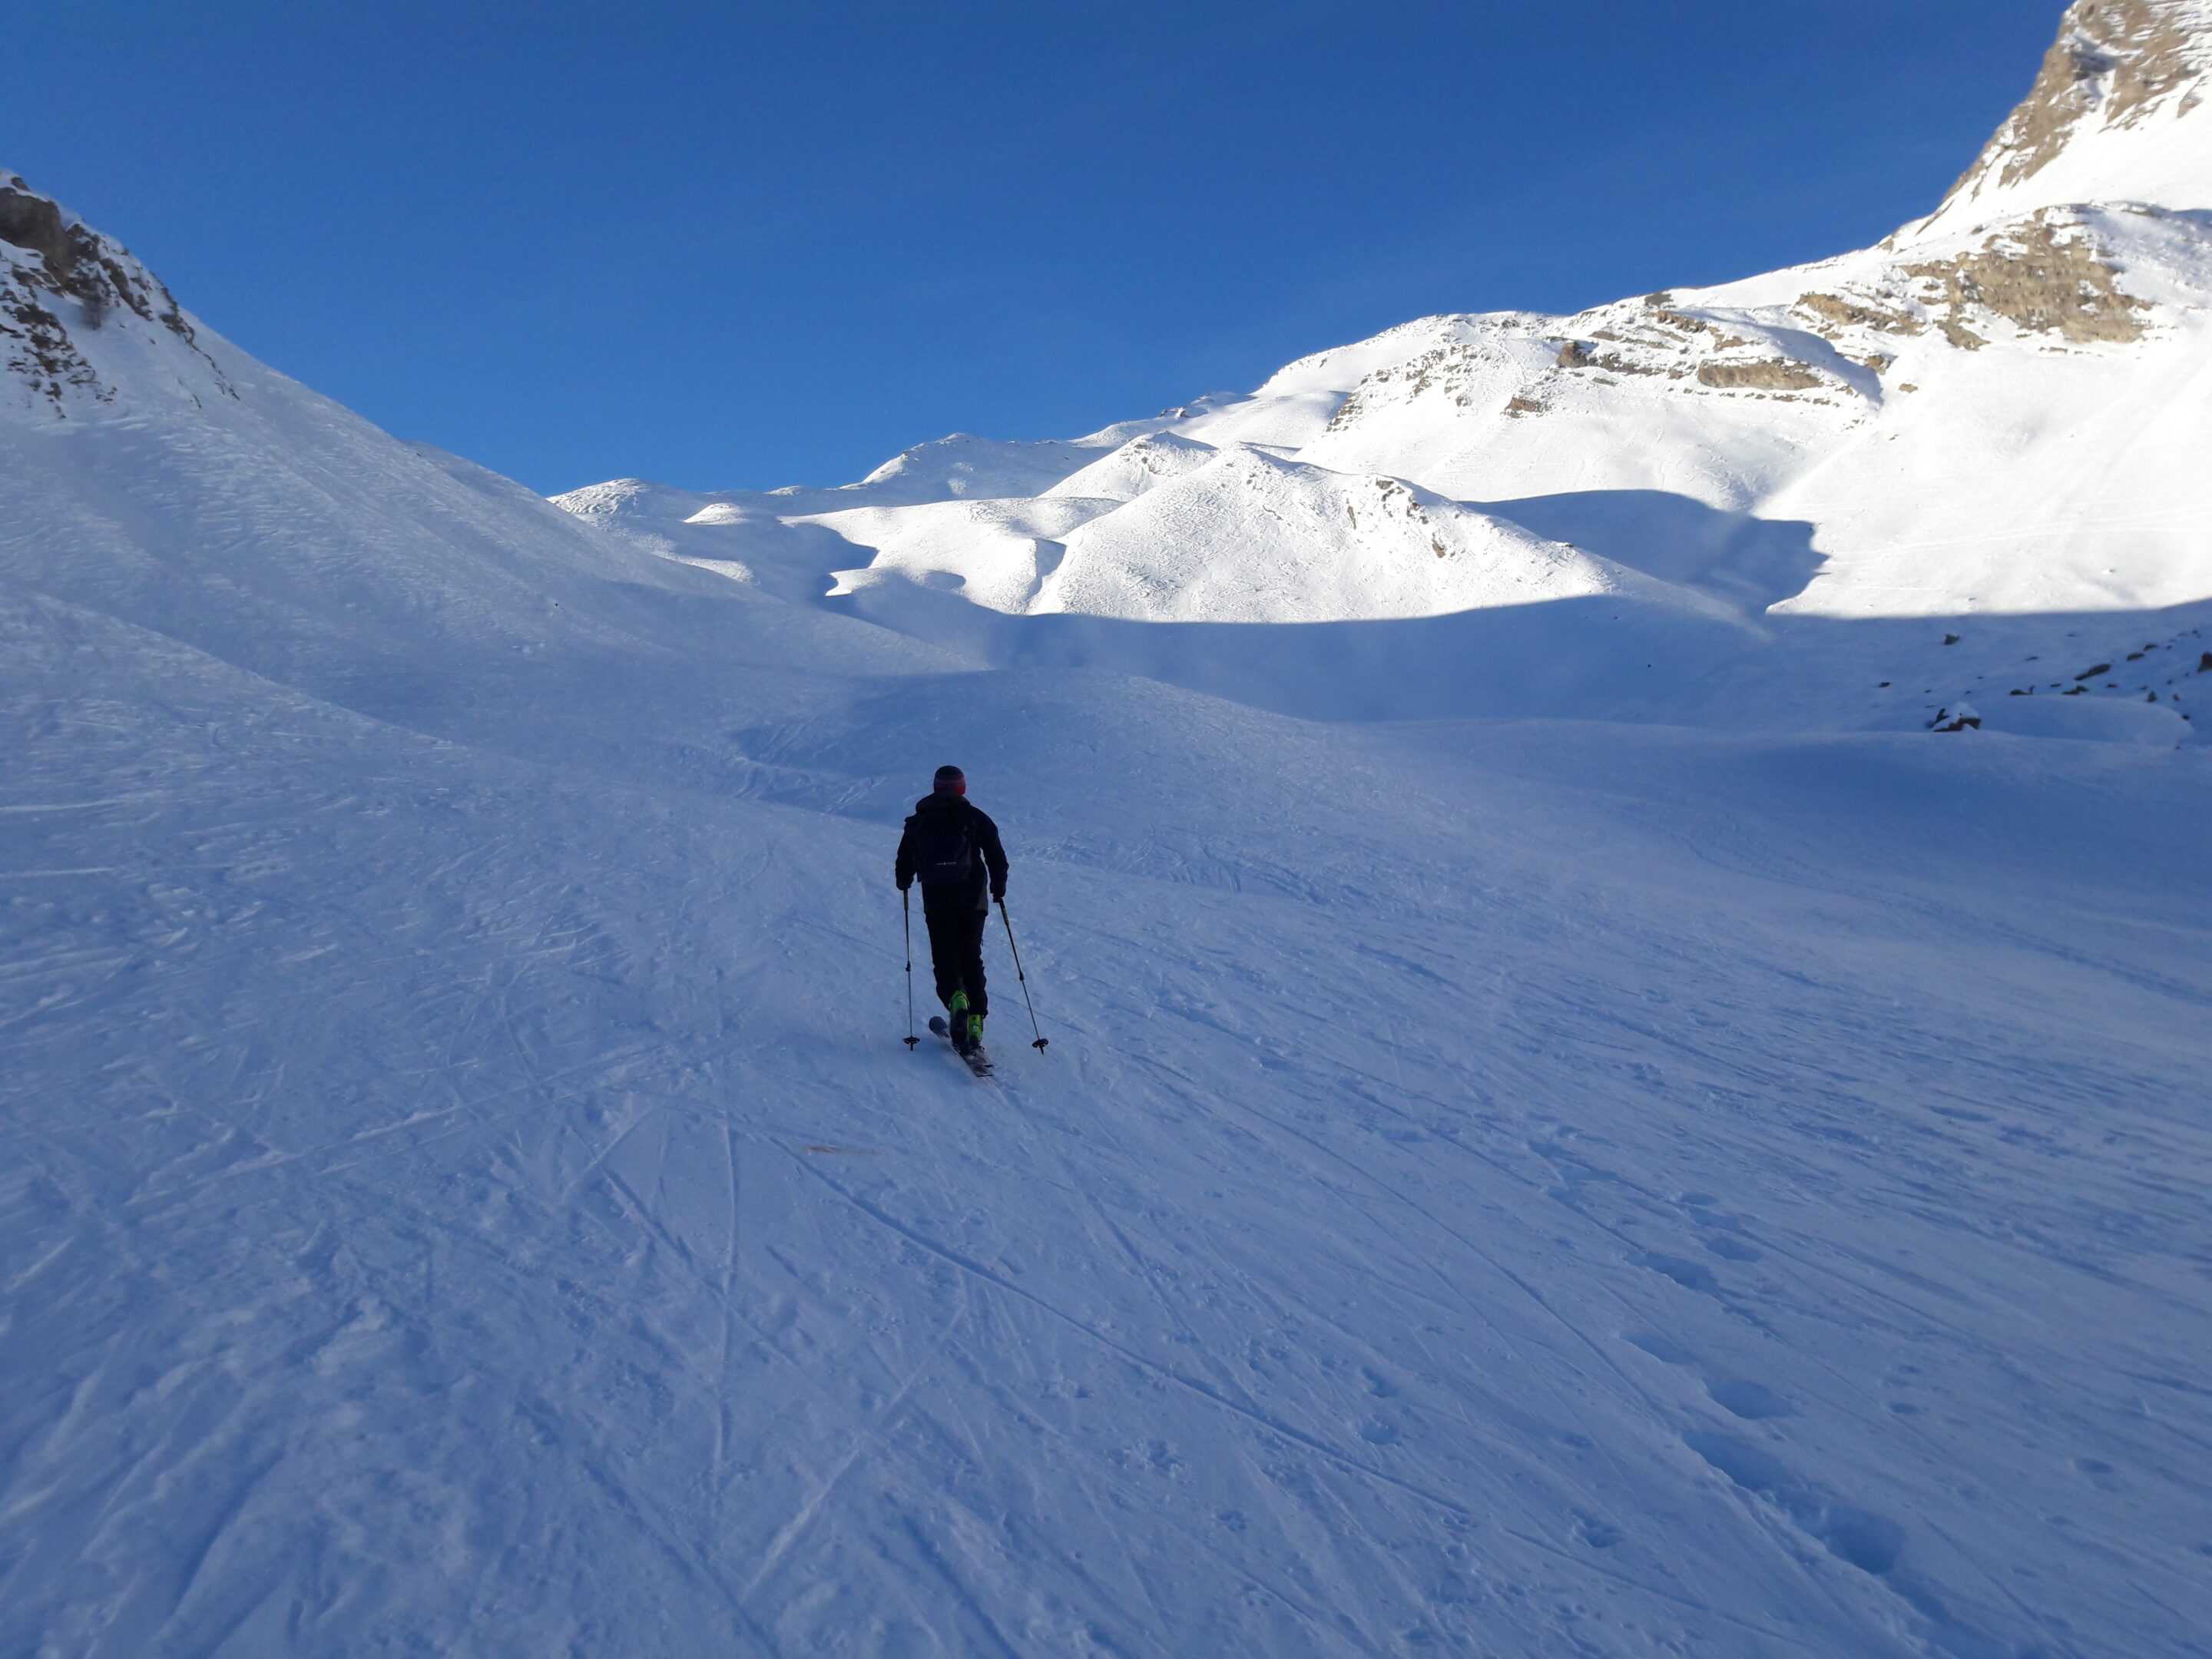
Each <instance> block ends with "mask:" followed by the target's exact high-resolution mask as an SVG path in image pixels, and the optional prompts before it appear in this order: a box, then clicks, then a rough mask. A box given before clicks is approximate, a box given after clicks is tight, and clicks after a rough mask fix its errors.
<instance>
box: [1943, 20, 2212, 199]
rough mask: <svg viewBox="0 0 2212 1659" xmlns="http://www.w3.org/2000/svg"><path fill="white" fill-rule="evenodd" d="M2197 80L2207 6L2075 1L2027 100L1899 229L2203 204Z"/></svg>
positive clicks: (2206, 58) (2208, 171)
mask: <svg viewBox="0 0 2212 1659" xmlns="http://www.w3.org/2000/svg"><path fill="white" fill-rule="evenodd" d="M2208 73H2212V0H2075V3H2074V4H2073V5H2071V6H2069V7H2068V8H2067V9H2066V15H2064V17H2063V18H2062V19H2061V20H2060V22H2059V27H2058V38H2057V40H2056V41H2054V42H2053V43H2052V45H2051V50H2050V51H2049V52H2046V53H2045V55H2044V59H2043V69H2042V71H2041V73H2040V74H2039V75H2038V76H2036V80H2035V85H2034V86H2033V88H2030V90H2029V92H2028V94H2027V97H2026V98H2025V99H2024V100H2021V104H2020V106H2019V107H2018V108H2016V109H2015V110H2014V111H2013V112H2012V114H2011V115H2010V116H2009V117H2008V118H2006V120H2005V123H2004V125H2002V126H2001V127H1999V128H1998V129H1997V131H1996V136H1995V137H1992V138H1991V139H1990V142H1989V143H1988V144H1987V145H1985V146H1984V149H1983V150H1982V153H1981V155H1979V156H1978V157H1977V158H1976V159H1975V161H1974V164H1973V166H1972V167H1969V168H1967V169H1966V173H1964V174H1963V175H1962V176H1961V177H1960V179H1959V181H1958V183H1957V184H1955V185H1953V186H1952V187H1951V191H1950V193H1949V194H1948V195H1947V196H1946V197H1944V198H1943V202H1942V205H1941V206H1940V207H1938V208H1937V209H1936V211H1935V213H1934V214H1932V215H1930V216H1929V217H1928V218H1927V219H1925V220H1923V221H1921V222H1919V223H1918V224H1917V225H1915V226H1912V227H1909V229H1910V230H1911V231H1912V232H1915V233H1918V232H1920V231H1924V230H1928V229H1932V228H1938V227H1939V226H1940V228H1942V229H1944V230H1947V231H1948V230H1956V229H1960V228H1965V227H1966V224H1967V223H1969V222H1986V221H1988V220H1990V219H1993V218H1996V217H1998V216H2007V215H2012V214H2017V213H2021V212H2025V211H2028V210H2033V209H2035V208H2040V207H2053V206H2058V205H2062V204H2070V203H2079V202H2093V201H2133V202H2145V203H2148V204H2151V205H2153V206H2157V207H2166V208H2180V209H2191V208H2203V207H2212V115H2206V114H2203V113H2201V111H2202V110H2203V107H2204V106H2206V105H2208V104H2212V90H2209V89H2208V88H2207V84H2206V82H2207V80H2208Z"/></svg>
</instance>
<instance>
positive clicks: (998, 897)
mask: <svg viewBox="0 0 2212 1659" xmlns="http://www.w3.org/2000/svg"><path fill="white" fill-rule="evenodd" d="M991 902H993V903H994V904H1004V903H1005V902H1006V889H1005V888H1003V887H994V888H993V889H992V890H991Z"/></svg>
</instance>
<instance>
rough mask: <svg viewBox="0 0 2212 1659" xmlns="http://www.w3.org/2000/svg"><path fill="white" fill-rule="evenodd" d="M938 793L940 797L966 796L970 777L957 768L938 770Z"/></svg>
mask: <svg viewBox="0 0 2212 1659" xmlns="http://www.w3.org/2000/svg"><path fill="white" fill-rule="evenodd" d="M935 787H936V790H937V793H939V794H940V795H964V794H966V793H968V775H967V774H966V773H965V772H963V771H962V770H961V769H959V768H958V767H957V766H940V767H939V768H938V769H937V782H936V786H935Z"/></svg>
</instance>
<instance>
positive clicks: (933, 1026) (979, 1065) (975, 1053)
mask: <svg viewBox="0 0 2212 1659" xmlns="http://www.w3.org/2000/svg"><path fill="white" fill-rule="evenodd" d="M929 1029H930V1030H933V1031H934V1032H936V1033H937V1035H938V1036H941V1037H943V1038H944V1039H945V1047H946V1048H951V1049H952V1052H953V1053H954V1054H958V1055H959V1057H960V1063H961V1064H962V1065H963V1066H966V1067H967V1068H968V1069H969V1071H971V1072H973V1073H975V1075H976V1076H977V1077H988V1076H990V1075H991V1057H990V1056H989V1055H988V1054H985V1053H984V1052H983V1049H982V1047H981V1044H978V1045H977V1046H976V1047H975V1049H974V1050H972V1051H971V1052H969V1053H968V1054H961V1053H960V1050H959V1049H957V1048H953V1045H952V1028H951V1026H950V1025H947V1024H945V1018H944V1016H943V1015H941V1014H932V1015H931V1016H930V1017H929Z"/></svg>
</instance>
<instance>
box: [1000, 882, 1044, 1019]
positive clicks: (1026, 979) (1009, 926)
mask: <svg viewBox="0 0 2212 1659" xmlns="http://www.w3.org/2000/svg"><path fill="white" fill-rule="evenodd" d="M999 920H1000V921H1003V922H1005V923H1006V949H1008V950H1009V951H1012V952H1013V953H1014V977H1015V978H1016V979H1018V980H1019V981H1021V982H1022V1000H1023V1001H1024V1002H1025V1003H1029V1010H1030V1030H1032V1031H1036V1042H1032V1043H1031V1044H1030V1048H1043V1047H1044V1046H1045V1045H1046V1044H1047V1043H1048V1042H1051V1041H1052V1039H1051V1038H1050V1037H1048V1036H1046V1035H1045V1034H1044V1033H1043V1032H1042V1031H1037V1018H1036V1003H1034V1002H1030V976H1029V975H1027V974H1025V973H1024V972H1023V971H1022V947H1021V946H1020V945H1017V944H1015V943H1014V922H1013V918H1012V917H1011V916H1009V915H1007V914H1006V900H1004V899H1000V901H999Z"/></svg>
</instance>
